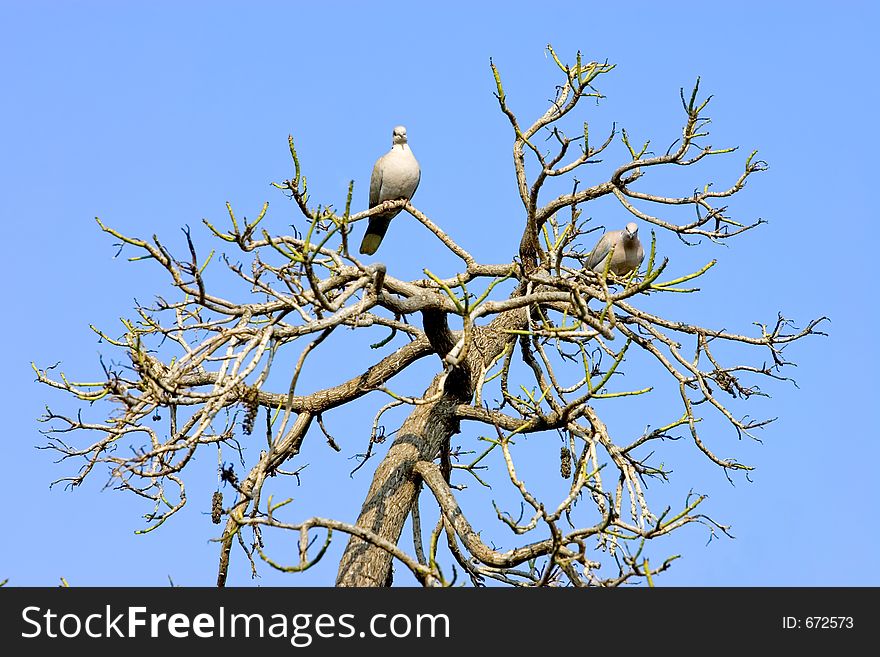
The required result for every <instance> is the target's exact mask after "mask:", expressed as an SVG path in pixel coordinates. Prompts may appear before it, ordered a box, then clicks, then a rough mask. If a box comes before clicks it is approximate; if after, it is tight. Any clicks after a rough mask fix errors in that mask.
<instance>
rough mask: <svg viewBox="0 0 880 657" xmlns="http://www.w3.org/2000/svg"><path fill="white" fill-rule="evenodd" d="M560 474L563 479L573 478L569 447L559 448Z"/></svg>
mask: <svg viewBox="0 0 880 657" xmlns="http://www.w3.org/2000/svg"><path fill="white" fill-rule="evenodd" d="M559 474H560V475H562V478H563V479H571V452H569V451H568V447H562V448H560V450H559Z"/></svg>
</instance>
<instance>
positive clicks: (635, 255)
mask: <svg viewBox="0 0 880 657" xmlns="http://www.w3.org/2000/svg"><path fill="white" fill-rule="evenodd" d="M612 248H613V249H614V253H613V254H612V255H611V264H610V265H609V266H608V271H610V272H611V273H613V274H616V275H618V276H624V275H625V274H628V273H630V272H631V271H632V270H633V269H638V268H639V265H641V264H642V260H644V259H645V249H644V248H642V243H641V242H640V241H639V227H638V226H637V225H636V224H635V223H634V222H630V223H628V224H627V225H626V228H624V229H623V230H610V231H608V232H607V233H605V234H604V235H602V237H601V238H599V241H598V242H597V243H596V246H594V247H593V250H592V251H591V252H590V257H589V258H587V262H586V265H585V267H586V268H587V269H591V270H593V271H595V272H598V273H602V272H604V271H605V265H606V260H607V259H608V255H609V254H610V253H611V250H612Z"/></svg>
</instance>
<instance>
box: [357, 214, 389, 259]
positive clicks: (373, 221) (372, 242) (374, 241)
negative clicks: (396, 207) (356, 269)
mask: <svg viewBox="0 0 880 657" xmlns="http://www.w3.org/2000/svg"><path fill="white" fill-rule="evenodd" d="M390 224H391V219H390V218H386V217H370V224H369V225H368V226H367V232H366V233H365V234H364V239H363V240H362V241H361V248H360V252H361V253H363V254H364V255H373V254H374V253H375V252H376V250H377V249H378V248H379V245H380V244H381V243H382V238H383V237H385V232H386V231H387V230H388V226H389V225H390Z"/></svg>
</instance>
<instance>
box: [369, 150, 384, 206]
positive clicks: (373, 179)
mask: <svg viewBox="0 0 880 657" xmlns="http://www.w3.org/2000/svg"><path fill="white" fill-rule="evenodd" d="M384 170H385V155H383V156H382V157H380V158H379V159H378V160H376V164H374V165H373V174H372V175H371V176H370V207H371V208H373V207H376V206H377V205H379V193H380V192H381V191H382V174H383V172H384Z"/></svg>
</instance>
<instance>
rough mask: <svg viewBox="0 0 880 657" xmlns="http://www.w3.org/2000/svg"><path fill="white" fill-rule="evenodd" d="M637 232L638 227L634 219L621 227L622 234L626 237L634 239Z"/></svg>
mask: <svg viewBox="0 0 880 657" xmlns="http://www.w3.org/2000/svg"><path fill="white" fill-rule="evenodd" d="M638 234H639V227H638V225H637V224H636V223H635V222H634V221H630V222H629V223H628V224H627V225H626V228H624V229H623V236H624V237H625V238H627V239H630V240H634V239H635V238H636V236H637V235H638Z"/></svg>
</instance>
